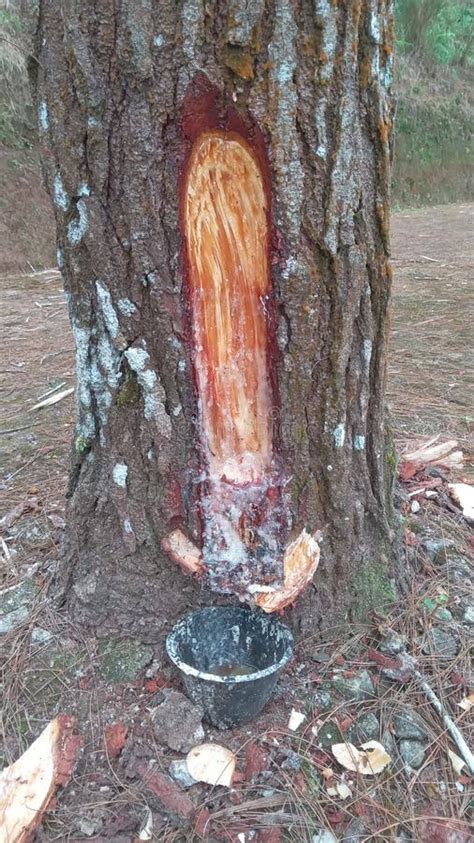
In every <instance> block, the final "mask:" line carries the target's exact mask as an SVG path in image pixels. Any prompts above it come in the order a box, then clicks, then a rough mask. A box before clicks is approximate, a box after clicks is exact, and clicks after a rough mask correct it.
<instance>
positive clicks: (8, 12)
mask: <svg viewBox="0 0 474 843" xmlns="http://www.w3.org/2000/svg"><path fill="white" fill-rule="evenodd" d="M27 54H28V49H27V39H26V35H25V33H24V27H23V23H22V19H21V18H20V15H19V14H17V12H16V11H15V9H14V6H13V5H11V4H8V5H7V6H3V7H0V144H3V145H5V146H9V147H25V146H29V145H30V138H31V134H32V129H33V122H34V121H33V108H32V104H31V96H30V90H29V85H28V77H27V72H26V56H27Z"/></svg>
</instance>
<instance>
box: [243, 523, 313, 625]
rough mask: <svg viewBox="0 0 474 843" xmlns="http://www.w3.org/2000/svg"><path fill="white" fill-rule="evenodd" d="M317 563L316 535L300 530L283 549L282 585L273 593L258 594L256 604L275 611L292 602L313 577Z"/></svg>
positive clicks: (268, 610) (265, 610) (261, 607)
mask: <svg viewBox="0 0 474 843" xmlns="http://www.w3.org/2000/svg"><path fill="white" fill-rule="evenodd" d="M318 565H319V544H318V542H317V540H316V537H315V536H312V535H311V534H310V533H308V531H307V530H302V531H301V533H300V534H299V536H298V537H297V538H296V539H295V540H294V541H292V542H291V543H290V544H289V545H288V547H287V549H286V551H285V558H284V560H283V572H284V581H283V587H282V588H281V589H278V590H277V591H274V592H273V594H265V593H263V594H258V595H257V597H256V599H255V602H256V604H257V606H259V607H260V609H263V611H264V612H277V611H280V609H284V608H285V606H288V605H289V604H290V603H294V602H295V600H296V599H297V597H298V595H300V594H301V592H302V591H304V589H305V588H306V586H307V585H308V583H310V582H311V580H312V579H313V576H314V574H315V572H316V569H317V567H318Z"/></svg>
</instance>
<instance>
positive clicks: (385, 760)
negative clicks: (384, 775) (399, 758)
mask: <svg viewBox="0 0 474 843" xmlns="http://www.w3.org/2000/svg"><path fill="white" fill-rule="evenodd" d="M331 751H332V753H333V755H334V757H335V759H336V760H337V761H338V762H339V764H341V765H342V767H345V768H346V770H352V771H353V772H354V773H361V774H362V775H363V776H373V775H375V774H376V773H381V772H382V770H384V769H385V767H386V766H387V764H390V762H391V760H392V759H391V757H390V755H389V754H388V753H387V752H385V749H384V747H383V746H382V744H381V743H379V742H378V741H367V743H363V744H361V749H357V747H355V746H354V744H352V743H335V744H333V746H332V747H331Z"/></svg>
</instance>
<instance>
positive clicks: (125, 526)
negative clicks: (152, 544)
mask: <svg viewBox="0 0 474 843" xmlns="http://www.w3.org/2000/svg"><path fill="white" fill-rule="evenodd" d="M123 529H124V530H125V532H126V533H129V534H133V527H132V523H131V521H129V519H128V518H126V519H125V521H124V522H123Z"/></svg>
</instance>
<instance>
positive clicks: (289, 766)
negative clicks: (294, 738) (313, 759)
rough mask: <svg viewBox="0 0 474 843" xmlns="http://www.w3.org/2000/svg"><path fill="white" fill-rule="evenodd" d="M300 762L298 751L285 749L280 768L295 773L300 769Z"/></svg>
mask: <svg viewBox="0 0 474 843" xmlns="http://www.w3.org/2000/svg"><path fill="white" fill-rule="evenodd" d="M301 764H302V760H301V757H300V756H299V755H298V753H297V752H294V751H293V750H292V749H287V750H286V758H285V760H284V761H283V762H282V764H281V769H282V770H292V772H294V773H297V772H298V770H300V769H301Z"/></svg>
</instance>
